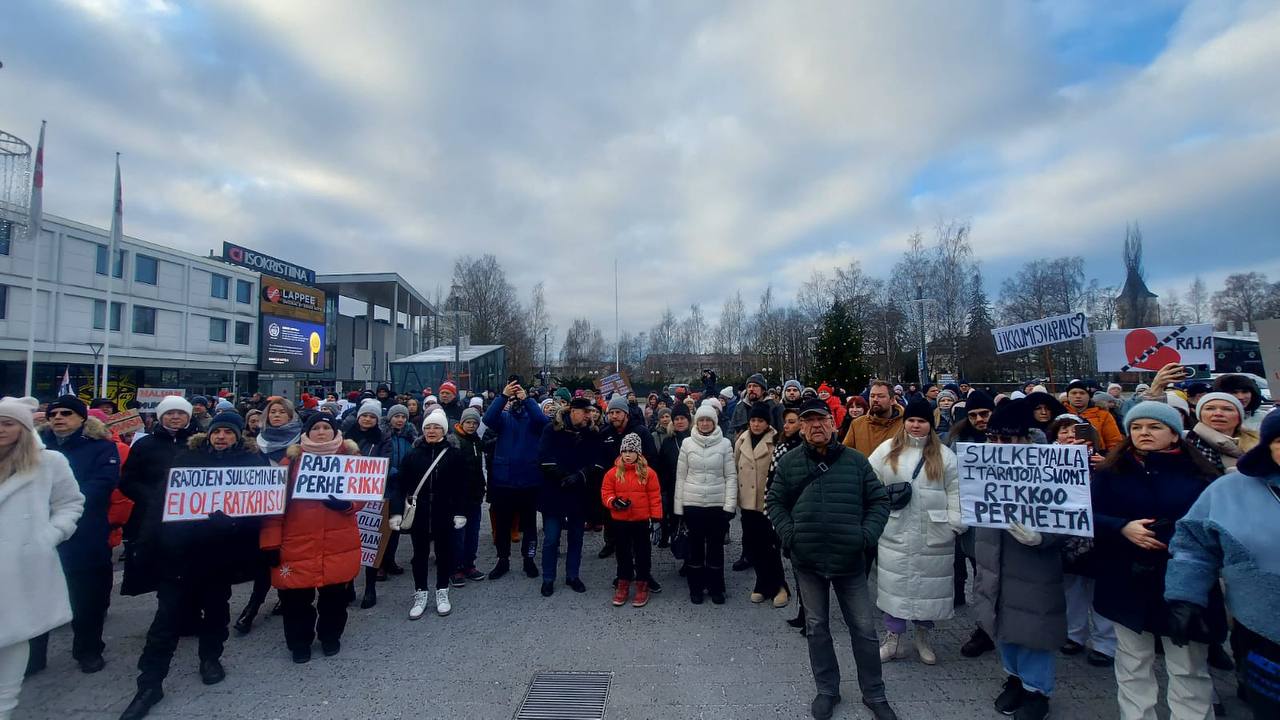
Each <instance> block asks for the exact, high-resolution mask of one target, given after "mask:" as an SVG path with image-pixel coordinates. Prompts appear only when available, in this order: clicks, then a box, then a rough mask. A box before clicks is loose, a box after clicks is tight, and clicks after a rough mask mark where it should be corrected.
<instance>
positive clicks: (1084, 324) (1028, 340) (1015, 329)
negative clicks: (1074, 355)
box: [991, 313, 1089, 355]
mask: <svg viewBox="0 0 1280 720" xmlns="http://www.w3.org/2000/svg"><path fill="white" fill-rule="evenodd" d="M991 335H992V337H994V338H995V341H996V353H998V354H1001V355H1003V354H1005V353H1011V352H1018V351H1020V350H1030V349H1031V348H1037V347H1040V346H1041V345H1053V344H1055V343H1060V342H1067V341H1068V340H1081V339H1084V338H1087V337H1089V318H1087V317H1085V316H1084V313H1071V314H1068V315H1055V316H1054V317H1048V318H1044V319H1043V320H1032V321H1031V322H1025V323H1019V324H1017V325H1006V326H1005V327H998V328H993V329H992V330H991Z"/></svg>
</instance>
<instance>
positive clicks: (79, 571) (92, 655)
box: [24, 395, 120, 673]
mask: <svg viewBox="0 0 1280 720" xmlns="http://www.w3.org/2000/svg"><path fill="white" fill-rule="evenodd" d="M24 406H25V403H24ZM45 420H46V421H47V423H48V425H47V427H45V428H44V429H43V430H42V431H41V432H40V433H39V438H40V440H41V442H43V443H44V447H46V448H48V449H49V450H53V451H55V452H58V453H61V454H62V455H64V456H65V457H66V459H67V462H68V463H70V465H71V471H72V473H73V474H74V476H75V479H76V483H77V484H78V485H79V488H80V493H81V494H82V495H83V496H84V511H83V513H82V514H81V515H80V518H79V520H78V522H77V523H76V531H75V534H74V535H72V536H71V538H70V539H69V540H67V541H66V542H64V543H62V544H61V545H59V546H58V555H59V556H60V557H61V559H62V570H63V573H64V574H65V575H66V578H67V588H68V591H69V592H70V598H71V613H72V616H73V617H72V620H71V629H72V642H71V656H72V657H73V658H74V659H75V660H76V662H77V663H78V664H79V665H80V670H81V671H82V672H85V673H95V672H98V671H99V670H101V669H102V668H103V666H104V665H105V664H106V663H105V661H104V660H103V658H102V651H103V649H104V648H105V647H106V646H105V644H104V643H103V641H102V627H103V624H104V623H105V622H106V616H107V606H108V605H110V604H111V586H112V575H111V546H110V544H109V542H108V538H109V537H110V535H111V523H110V520H109V519H108V517H107V514H108V510H109V508H110V505H111V493H112V491H114V490H115V489H116V487H117V486H119V484H120V454H119V451H118V450H117V449H116V445H115V443H114V442H113V441H112V439H111V432H110V431H109V430H107V428H106V425H104V424H103V423H102V421H101V420H98V419H97V418H90V417H89V409H88V408H87V407H85V404H84V403H83V402H81V401H80V399H79V398H77V397H75V396H74V395H63V396H62V397H59V398H58V399H57V400H54V401H53V402H51V403H49V405H48V407H47V408H46V409H45ZM47 642H48V635H42V636H40V637H39V638H37V639H36V640H33V641H32V646H31V647H32V651H31V660H30V662H32V663H33V666H35V667H43V665H44V663H45V656H46V644H47Z"/></svg>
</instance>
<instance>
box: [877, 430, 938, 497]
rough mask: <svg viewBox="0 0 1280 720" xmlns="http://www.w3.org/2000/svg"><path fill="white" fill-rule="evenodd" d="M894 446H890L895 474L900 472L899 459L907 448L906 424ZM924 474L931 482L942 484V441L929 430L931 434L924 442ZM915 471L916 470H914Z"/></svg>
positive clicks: (890, 456)
mask: <svg viewBox="0 0 1280 720" xmlns="http://www.w3.org/2000/svg"><path fill="white" fill-rule="evenodd" d="M892 442H893V444H892V445H890V446H889V456H888V460H889V467H891V468H893V471H894V472H898V458H899V456H901V455H902V451H903V450H905V449H906V447H907V426H906V424H905V423H904V424H903V426H902V427H901V428H900V429H899V430H898V433H897V434H896V435H894V436H893V441H892ZM923 453H924V474H925V478H926V479H928V481H929V482H932V483H938V484H942V441H941V440H939V439H938V433H936V432H934V431H933V428H930V429H929V434H928V435H927V436H926V437H925V441H924V449H923ZM912 469H913V470H914V469H915V468H912Z"/></svg>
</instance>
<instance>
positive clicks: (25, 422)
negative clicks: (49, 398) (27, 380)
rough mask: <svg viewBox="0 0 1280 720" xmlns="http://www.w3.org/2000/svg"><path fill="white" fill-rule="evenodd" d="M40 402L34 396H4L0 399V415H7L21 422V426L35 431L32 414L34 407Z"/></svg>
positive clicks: (34, 410) (33, 413)
mask: <svg viewBox="0 0 1280 720" xmlns="http://www.w3.org/2000/svg"><path fill="white" fill-rule="evenodd" d="M39 406H40V403H38V402H36V399H35V398H32V397H24V398H15V397H6V398H4V399H2V400H0V417H7V418H10V419H12V420H17V421H18V422H20V423H22V426H23V427H25V428H26V429H27V430H30V431H32V432H34V431H35V420H34V417H33V416H34V415H35V412H36V408H37V407H39Z"/></svg>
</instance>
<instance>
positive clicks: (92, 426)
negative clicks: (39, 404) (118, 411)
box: [35, 417, 115, 442]
mask: <svg viewBox="0 0 1280 720" xmlns="http://www.w3.org/2000/svg"><path fill="white" fill-rule="evenodd" d="M46 430H48V431H49V432H53V428H52V426H50V425H49V421H48V420H45V421H43V422H39V423H36V426H35V433H36V435H39V434H40V433H42V432H44V431H46ZM80 432H81V433H82V434H83V435H84V436H85V437H87V438H89V439H90V440H111V441H112V442H115V438H114V437H113V436H112V435H111V431H110V430H108V429H107V424H106V423H104V422H102V421H101V420H99V419H98V418H96V417H90V418H88V419H86V420H85V421H84V425H82V426H80Z"/></svg>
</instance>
